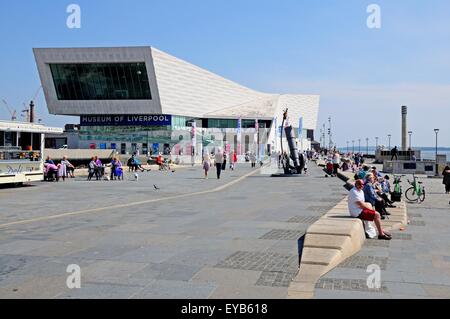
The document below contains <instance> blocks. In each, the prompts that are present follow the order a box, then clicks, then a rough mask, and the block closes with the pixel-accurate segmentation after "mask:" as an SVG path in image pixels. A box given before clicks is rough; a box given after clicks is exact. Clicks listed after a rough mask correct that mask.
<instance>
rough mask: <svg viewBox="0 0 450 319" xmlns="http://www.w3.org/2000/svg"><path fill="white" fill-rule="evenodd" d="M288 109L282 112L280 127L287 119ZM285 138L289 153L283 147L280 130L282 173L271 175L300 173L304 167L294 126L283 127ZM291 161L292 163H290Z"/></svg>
mask: <svg viewBox="0 0 450 319" xmlns="http://www.w3.org/2000/svg"><path fill="white" fill-rule="evenodd" d="M287 116H288V109H286V110H285V111H284V113H283V122H282V124H281V127H284V123H285V122H286V120H287ZM284 131H285V134H286V140H287V142H288V146H289V155H288V154H287V153H286V152H285V151H284V149H283V131H281V137H280V139H281V162H282V164H283V171H284V174H282V175H280V174H274V175H273V176H277V177H279V176H294V175H300V174H301V173H302V171H303V169H304V168H305V161H304V160H301V159H300V158H299V152H298V148H297V146H296V144H295V136H294V128H293V127H292V125H290V126H287V127H286V128H285V129H284ZM291 161H292V163H293V165H291Z"/></svg>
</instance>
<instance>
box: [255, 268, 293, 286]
mask: <svg viewBox="0 0 450 319" xmlns="http://www.w3.org/2000/svg"><path fill="white" fill-rule="evenodd" d="M294 277H295V273H292V272H288V273H284V272H269V271H264V272H263V273H262V274H261V276H260V277H259V279H258V281H257V282H256V286H265V287H289V284H290V283H291V282H292V280H293V279H294Z"/></svg>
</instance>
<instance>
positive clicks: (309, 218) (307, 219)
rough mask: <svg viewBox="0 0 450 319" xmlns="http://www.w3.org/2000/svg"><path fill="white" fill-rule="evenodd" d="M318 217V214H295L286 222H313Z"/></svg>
mask: <svg viewBox="0 0 450 319" xmlns="http://www.w3.org/2000/svg"><path fill="white" fill-rule="evenodd" d="M319 219H320V217H318V216H295V217H292V218H291V219H289V220H288V221H287V222H288V223H298V224H308V225H310V224H314V223H315V222H316V221H318V220H319Z"/></svg>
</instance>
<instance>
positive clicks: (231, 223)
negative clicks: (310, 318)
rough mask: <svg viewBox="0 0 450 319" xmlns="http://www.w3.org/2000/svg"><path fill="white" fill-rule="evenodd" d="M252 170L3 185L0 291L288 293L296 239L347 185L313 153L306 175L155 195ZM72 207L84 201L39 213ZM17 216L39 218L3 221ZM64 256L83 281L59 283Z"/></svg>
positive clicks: (0, 294)
mask: <svg viewBox="0 0 450 319" xmlns="http://www.w3.org/2000/svg"><path fill="white" fill-rule="evenodd" d="M250 171H251V168H250V167H249V165H246V164H240V165H238V169H237V170H236V171H234V172H231V171H229V170H228V169H227V171H226V172H225V173H224V176H223V179H221V180H220V181H218V180H217V179H215V178H213V176H212V175H213V174H212V175H211V178H210V179H208V180H204V179H203V178H201V176H202V171H201V168H200V167H194V168H188V169H183V170H180V171H178V172H176V173H167V172H150V173H143V174H141V176H140V180H139V182H135V181H133V178H132V176H129V175H128V176H127V180H125V181H124V182H111V181H110V182H106V181H105V182H96V181H93V182H86V181H84V179H76V180H70V181H68V182H65V183H61V182H60V183H38V184H33V185H32V186H29V187H24V188H14V189H0V203H1V206H0V298H190V299H197V298H286V297H287V287H288V284H289V282H290V280H291V279H292V278H293V277H294V276H295V274H296V272H297V270H298V240H299V238H300V237H302V236H303V234H304V232H305V230H306V228H307V227H308V225H310V224H311V223H313V222H314V221H315V220H317V218H318V217H320V216H321V215H323V214H324V213H326V212H327V211H328V210H330V209H331V208H332V207H333V206H335V205H336V203H337V202H339V201H340V200H342V199H343V198H344V197H345V195H346V192H345V190H343V188H342V185H343V183H342V181H340V180H339V179H325V177H324V174H323V173H322V171H321V169H320V168H317V167H315V165H310V172H309V175H308V176H301V177H297V178H285V179H280V178H271V177H269V176H266V175H262V174H259V173H256V174H254V175H252V176H250V177H248V178H246V179H244V180H242V181H240V182H239V183H236V184H234V185H233V186H231V187H230V188H226V189H223V190H221V191H219V192H210V193H204V194H202V195H196V196H185V197H182V198H176V199H172V200H160V199H161V198H163V197H173V196H179V195H183V194H189V193H195V192H203V191H209V190H213V189H215V188H216V187H219V186H222V185H224V184H226V183H228V182H231V181H235V180H236V179H237V178H239V177H240V176H243V175H245V174H247V173H249V172H250ZM153 184H156V185H157V186H158V187H159V188H160V190H158V191H157V190H155V189H154V187H153ZM123 204H129V205H128V206H118V205H123ZM101 207H110V208H105V209H100V210H98V208H101ZM77 211H78V212H79V211H84V212H85V213H83V214H77V215H73V216H64V217H61V218H55V219H42V218H43V217H45V216H53V215H59V214H64V213H72V212H77ZM21 220H35V221H34V222H29V223H28V222H26V223H22V224H17V225H12V226H9V227H2V226H1V225H5V224H10V223H14V222H16V221H21ZM69 264H78V265H80V267H81V272H82V273H81V281H82V288H81V289H77V290H69V289H68V288H67V286H66V278H67V276H68V275H69V274H68V273H66V268H67V266H68V265H69Z"/></svg>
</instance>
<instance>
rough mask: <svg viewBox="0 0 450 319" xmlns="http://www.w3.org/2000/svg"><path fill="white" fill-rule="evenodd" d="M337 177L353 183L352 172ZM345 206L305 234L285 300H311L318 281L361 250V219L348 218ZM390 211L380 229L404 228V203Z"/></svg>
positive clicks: (405, 214) (325, 217)
mask: <svg viewBox="0 0 450 319" xmlns="http://www.w3.org/2000/svg"><path fill="white" fill-rule="evenodd" d="M338 177H339V178H341V179H342V180H343V181H344V182H347V183H354V178H353V174H352V173H347V172H340V173H339V174H338ZM347 205H348V197H346V198H344V199H343V200H342V201H341V202H339V203H338V204H337V205H336V206H335V207H334V208H332V209H331V210H330V211H329V212H328V213H326V214H325V215H324V216H323V217H322V218H321V219H320V220H319V221H317V222H316V223H314V224H313V225H312V226H311V227H309V228H308V230H307V231H306V235H305V240H304V246H303V251H302V257H301V262H300V270H299V273H298V274H297V276H296V277H295V279H294V280H293V281H292V283H291V284H290V286H289V289H288V298H289V299H312V298H314V291H315V286H316V284H317V282H318V281H319V280H320V278H321V277H322V276H324V275H325V274H327V273H328V272H330V271H331V270H333V269H334V268H335V267H337V266H338V265H339V264H341V263H342V262H343V261H345V260H346V259H347V258H349V257H351V256H353V255H354V254H356V253H358V252H359V251H360V250H361V248H362V246H363V245H364V242H365V240H366V237H365V232H364V226H363V223H362V221H361V220H359V219H355V218H351V217H350V216H349V214H348V208H347ZM390 212H391V214H392V215H391V218H390V219H389V220H385V221H383V223H382V224H383V227H384V229H386V230H387V231H392V230H398V229H400V228H402V227H404V226H406V225H407V222H408V221H407V220H408V217H407V211H406V205H405V203H403V202H402V203H398V205H397V208H393V209H390Z"/></svg>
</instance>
